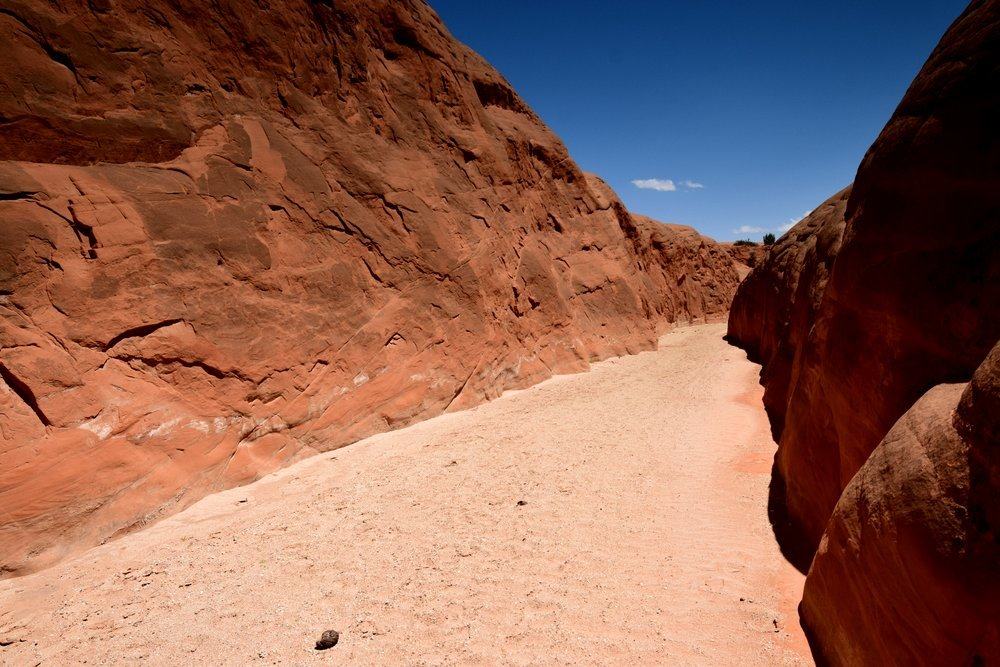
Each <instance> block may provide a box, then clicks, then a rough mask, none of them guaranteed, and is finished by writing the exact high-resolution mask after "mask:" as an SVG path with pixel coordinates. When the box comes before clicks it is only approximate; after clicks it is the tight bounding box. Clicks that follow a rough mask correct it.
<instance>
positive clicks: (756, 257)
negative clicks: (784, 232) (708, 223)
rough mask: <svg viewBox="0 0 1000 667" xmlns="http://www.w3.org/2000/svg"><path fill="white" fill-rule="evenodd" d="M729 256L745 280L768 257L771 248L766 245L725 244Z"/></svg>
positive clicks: (723, 245) (741, 278)
mask: <svg viewBox="0 0 1000 667" xmlns="http://www.w3.org/2000/svg"><path fill="white" fill-rule="evenodd" d="M722 247H723V248H725V249H726V252H728V253H729V256H730V257H732V258H733V261H734V262H736V270H737V272H738V273H739V274H740V280H743V279H744V278H746V277H747V275H749V274H750V270H751V269H753V268H754V267H755V266H757V265H758V264H760V263H761V262H762V261H763V260H764V258H766V257H767V254H768V250H769V248H768V247H767V246H764V245H745V244H742V243H741V244H740V245H736V244H735V243H723V244H722Z"/></svg>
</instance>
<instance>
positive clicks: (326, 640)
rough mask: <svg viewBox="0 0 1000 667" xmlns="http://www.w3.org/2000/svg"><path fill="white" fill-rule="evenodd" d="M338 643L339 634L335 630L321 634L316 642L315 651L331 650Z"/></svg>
mask: <svg viewBox="0 0 1000 667" xmlns="http://www.w3.org/2000/svg"><path fill="white" fill-rule="evenodd" d="M338 641H340V633H339V632H337V631H336V630H327V631H326V632H324V633H323V636H322V637H320V638H319V641H318V642H316V650H317V651H325V650H326V649H328V648H333V647H334V646H336V645H337V642H338Z"/></svg>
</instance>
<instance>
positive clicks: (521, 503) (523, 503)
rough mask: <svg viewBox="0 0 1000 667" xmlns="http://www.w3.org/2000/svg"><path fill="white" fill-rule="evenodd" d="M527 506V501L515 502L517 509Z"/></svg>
mask: <svg viewBox="0 0 1000 667" xmlns="http://www.w3.org/2000/svg"><path fill="white" fill-rule="evenodd" d="M527 504H528V501H527V500H518V501H517V506H518V507H524V506H525V505H527Z"/></svg>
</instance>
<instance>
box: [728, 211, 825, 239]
mask: <svg viewBox="0 0 1000 667" xmlns="http://www.w3.org/2000/svg"><path fill="white" fill-rule="evenodd" d="M810 213H812V211H806V212H805V213H803V214H802V215H800V216H799V217H797V218H789V219H788V222H786V223H785V224H783V225H778V226H777V227H775V228H773V229H769V228H767V227H757V226H755V225H741V226H740V227H737V228H736V229H734V230H733V234H766V233H767V232H777V233H780V234H784V233H785V232H787V231H788V230H789V229H791V228H792V227H794V226H795V225H797V224H798V223H800V222H802V220H804V219H805V217H806V216H808V215H809V214H810Z"/></svg>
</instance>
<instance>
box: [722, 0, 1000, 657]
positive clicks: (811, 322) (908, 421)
mask: <svg viewBox="0 0 1000 667" xmlns="http://www.w3.org/2000/svg"><path fill="white" fill-rule="evenodd" d="M998 83H1000V2H998V1H997V0H989V1H977V2H973V3H972V4H971V5H970V6H969V8H968V9H967V10H966V12H965V13H964V14H963V15H962V16H961V17H959V19H958V20H957V21H956V22H955V23H954V24H953V25H952V27H951V28H950V29H949V31H948V32H947V34H946V35H945V36H944V38H943V39H942V41H941V43H940V44H939V45H938V47H937V48H936V49H935V51H934V52H933V53H932V54H931V57H930V59H929V60H928V62H927V63H926V65H925V66H924V68H923V69H922V70H921V72H920V73H919V75H918V76H917V78H916V80H915V81H914V82H913V84H912V85H911V87H910V89H909V91H908V92H907V94H906V96H905V97H904V99H903V101H902V102H901V104H900V106H899V108H898V109H897V110H896V113H895V114H894V115H893V117H892V119H891V120H890V121H889V123H888V125H887V126H886V127H885V129H884V130H883V132H882V133H881V135H880V136H879V138H878V139H877V141H876V142H875V144H874V145H873V146H872V147H871V149H870V150H869V152H868V154H867V155H866V157H865V159H864V161H863V163H862V165H861V167H860V168H859V170H858V174H857V178H856V180H855V183H854V185H853V188H852V190H851V191H850V192H849V193H848V192H846V191H845V192H844V193H841V194H840V195H837V196H835V197H834V198H833V199H831V200H830V201H828V202H827V203H826V204H824V205H823V206H821V207H820V209H818V210H817V211H816V212H815V213H814V214H813V215H811V216H809V218H807V219H806V220H804V221H803V222H801V223H800V224H799V225H797V226H796V227H795V228H794V229H793V230H792V231H791V232H789V234H787V235H786V236H785V237H784V238H783V239H781V241H779V243H778V244H777V246H776V248H775V250H774V251H772V254H771V256H770V257H769V259H768V260H767V261H766V262H765V263H764V264H763V265H762V266H760V267H759V268H758V269H756V270H755V271H754V272H753V273H752V274H751V275H750V277H749V278H748V279H747V281H746V282H745V283H744V285H743V286H741V288H740V290H739V292H738V294H737V296H736V299H735V302H734V305H733V309H732V312H731V317H730V327H729V336H730V339H731V340H733V341H734V342H736V343H737V344H740V345H743V346H745V347H746V348H747V349H748V351H749V352H750V354H751V355H752V356H756V357H757V358H759V359H760V360H761V362H762V363H763V365H764V371H763V373H762V382H763V383H764V384H765V386H766V395H765V405H766V406H767V409H768V413H769V416H770V418H771V423H772V428H773V430H774V433H775V435H776V436H778V438H779V451H778V454H777V456H776V458H775V469H774V475H773V481H772V506H773V507H772V509H773V510H774V515H773V517H774V520H775V522H776V528H777V532H778V535H779V538H781V540H782V542H783V546H784V547H785V549H786V552H787V553H788V554H789V556H790V557H792V558H793V560H794V561H795V562H796V563H797V564H798V565H799V566H800V567H801V568H803V569H805V568H808V567H809V566H810V561H811V560H812V559H813V555H814V554H815V553H816V549H817V547H819V549H820V551H819V553H818V554H817V555H816V558H815V560H812V570H811V572H810V574H809V578H808V583H807V591H806V599H805V602H804V604H803V621H804V624H805V626H806V629H807V631H809V632H810V633H811V635H812V637H813V640H814V645H815V646H816V647H818V651H819V654H820V655H821V656H824V657H826V658H827V659H829V660H831V661H832V662H834V663H844V664H853V663H855V662H860V663H865V662H882V663H893V664H906V663H907V656H909V657H911V658H914V659H921V660H930V662H932V663H933V662H935V660H934V659H933V658H931V656H934V657H941V658H944V657H947V658H950V660H948V659H945V660H943V662H944V663H949V662H950V663H952V664H961V662H962V661H967V662H968V661H973V660H976V659H977V658H976V656H977V655H978V656H979V658H986V659H987V663H989V662H990V660H996V659H997V658H1000V655H998V651H997V639H996V627H997V625H996V624H997V609H996V607H995V603H993V602H990V596H992V597H993V599H995V597H996V591H997V578H998V577H1000V561H998V559H997V554H996V550H995V544H996V539H997V538H996V536H997V523H996V516H995V511H994V510H993V509H990V510H989V511H986V512H985V513H981V512H980V511H979V510H978V509H976V508H977V507H980V505H977V501H975V500H974V499H973V496H976V497H980V498H981V497H983V494H986V495H987V496H989V495H990V494H992V497H993V498H996V497H997V496H998V495H1000V485H998V480H997V477H996V475H995V474H992V473H991V474H990V475H987V476H986V477H984V478H981V479H980V480H979V481H978V482H976V483H974V484H973V485H972V487H974V488H976V489H978V490H977V491H975V492H973V491H972V490H970V488H971V487H969V486H968V479H965V482H964V483H965V484H966V486H965V487H963V486H962V484H963V479H962V478H963V475H966V474H967V473H969V472H970V471H971V470H975V469H977V468H976V467H975V466H974V465H973V464H972V463H970V462H969V461H967V460H966V458H967V454H968V453H970V452H972V451H973V448H972V447H971V445H970V440H969V439H968V438H969V437H979V436H968V435H967V434H968V433H980V432H982V433H986V434H988V435H987V436H985V443H986V444H984V445H981V446H980V450H979V451H981V452H982V451H987V450H990V451H992V450H995V449H996V447H997V446H998V443H997V438H996V430H995V428H993V427H987V425H986V424H987V421H988V420H990V419H995V418H994V417H988V416H987V415H988V411H986V412H984V411H982V410H979V411H977V412H975V413H969V414H968V415H967V417H966V418H965V422H963V423H964V424H965V426H964V427H963V428H965V429H966V431H961V432H960V431H956V429H955V427H954V426H953V425H952V424H951V417H950V412H949V411H950V410H953V409H954V407H955V404H956V403H957V402H958V396H959V393H960V391H961V388H960V386H959V387H956V386H953V385H955V383H964V382H968V381H969V379H970V378H971V377H972V375H973V372H975V371H976V369H977V368H978V367H980V365H981V364H983V360H984V358H985V357H986V356H987V353H989V351H990V350H991V349H992V348H993V346H994V344H996V342H997V340H998V339H1000V141H998V127H997V124H996V119H997V118H998V117H1000V85H998ZM845 198H846V201H845ZM845 221H846V222H845ZM939 385H952V386H944V387H940V386H939ZM935 387H936V388H935ZM932 388H933V389H932ZM929 390H930V393H928V392H929ZM922 396H923V397H924V398H923V399H922V400H921V401H920V402H919V403H917V401H918V399H921V397H922ZM963 400H964V399H963ZM969 400H972V399H969ZM915 403H917V404H916V405H914V404H915ZM960 412H961V411H960ZM904 414H905V415H906V416H905V417H904ZM901 417H902V420H900V418H901ZM897 420H899V421H898V423H897ZM894 424H895V427H894V426H893V425H894ZM890 429H893V430H892V432H891V433H890ZM887 434H888V435H887ZM963 434H965V435H963ZM880 442H881V443H882V444H881V445H880V444H879V443H880ZM876 448H878V449H876ZM873 452H875V453H874V454H873ZM983 456H987V457H989V456H993V454H983ZM859 470H860V472H859ZM852 479H853V481H852ZM845 487H846V488H847V491H845ZM842 493H843V495H842ZM834 507H836V512H835V513H834ZM980 509H981V507H980ZM831 515H832V516H833V519H831ZM824 531H826V537H822V536H823V534H824ZM958 535H962V536H963V537H962V541H961V543H959V542H955V541H949V540H951V539H952V538H953V537H956V536H958ZM821 537H822V545H821ZM973 543H976V544H979V545H980V546H979V547H973V546H971V545H972V544H973ZM988 544H993V547H990V548H986V547H983V545H988ZM989 549H993V551H990V550H989ZM973 551H974V552H975V553H973ZM848 579H849V581H847V580H848ZM955 605H959V607H961V606H963V605H964V606H965V609H966V610H964V611H952V610H955V609H957V608H956V607H955ZM868 607H870V608H868ZM911 662H912V660H911ZM937 662H938V663H939V664H940V663H941V661H937Z"/></svg>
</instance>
